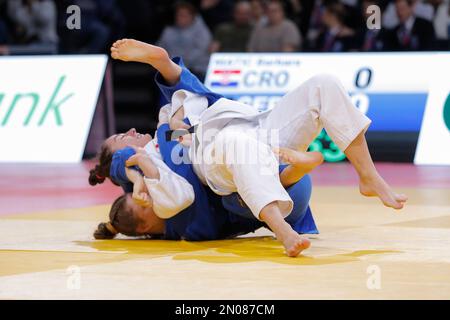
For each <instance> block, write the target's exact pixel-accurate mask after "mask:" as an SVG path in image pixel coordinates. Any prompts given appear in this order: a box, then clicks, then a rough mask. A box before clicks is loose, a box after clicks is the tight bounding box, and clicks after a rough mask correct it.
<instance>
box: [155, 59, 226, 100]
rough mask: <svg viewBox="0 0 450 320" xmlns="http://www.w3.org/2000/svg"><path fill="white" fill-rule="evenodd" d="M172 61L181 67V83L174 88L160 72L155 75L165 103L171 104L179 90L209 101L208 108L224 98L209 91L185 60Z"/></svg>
mask: <svg viewBox="0 0 450 320" xmlns="http://www.w3.org/2000/svg"><path fill="white" fill-rule="evenodd" d="M172 61H173V62H175V63H176V64H177V65H179V66H180V67H181V75H180V81H178V83H177V84H175V85H173V86H168V85H167V84H166V82H165V81H164V79H163V77H162V76H161V74H160V73H159V72H157V73H156V75H155V82H156V84H157V85H158V87H159V90H160V91H161V93H162V96H163V98H164V100H165V103H164V104H166V103H170V101H171V100H172V95H173V94H174V93H175V91H178V90H187V91H190V92H193V93H196V94H198V95H200V96H203V97H205V98H206V99H208V107H210V106H211V105H213V104H214V103H215V102H217V100H219V99H220V98H223V96H222V95H220V94H218V93H215V92H212V91H211V90H209V89H208V88H207V87H206V86H205V85H204V84H203V83H202V82H201V81H200V80H199V79H198V78H197V77H196V76H195V75H194V74H193V73H192V72H190V71H189V69H187V68H186V67H185V65H184V62H183V59H182V58H180V57H174V58H172Z"/></svg>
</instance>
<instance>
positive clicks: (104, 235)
mask: <svg viewBox="0 0 450 320" xmlns="http://www.w3.org/2000/svg"><path fill="white" fill-rule="evenodd" d="M108 223H109V222H108ZM108 223H105V222H102V223H100V224H99V225H98V227H97V230H95V231H94V238H95V239H97V240H107V239H114V237H115V236H116V234H117V233H114V232H111V231H110V230H109V229H108V227H107V224H108Z"/></svg>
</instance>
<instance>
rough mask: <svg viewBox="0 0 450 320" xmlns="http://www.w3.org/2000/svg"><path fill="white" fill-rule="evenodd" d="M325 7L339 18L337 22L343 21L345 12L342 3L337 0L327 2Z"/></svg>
mask: <svg viewBox="0 0 450 320" xmlns="http://www.w3.org/2000/svg"><path fill="white" fill-rule="evenodd" d="M325 8H326V10H327V11H328V12H329V13H330V14H332V15H333V16H335V17H336V18H337V19H338V20H339V22H341V23H345V18H346V12H345V7H344V5H342V4H341V3H339V2H338V3H334V2H332V3H329V4H327V5H326V6H325Z"/></svg>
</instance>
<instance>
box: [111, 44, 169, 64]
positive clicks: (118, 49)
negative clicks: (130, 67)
mask: <svg viewBox="0 0 450 320" xmlns="http://www.w3.org/2000/svg"><path fill="white" fill-rule="evenodd" d="M111 57H112V58H113V59H118V60H122V61H134V62H142V63H148V64H153V63H155V62H156V61H158V60H161V59H169V56H168V54H167V51H166V50H164V49H163V48H160V47H156V46H153V45H151V44H148V43H145V42H141V41H137V40H134V39H121V40H118V41H116V42H114V43H113V45H112V47H111Z"/></svg>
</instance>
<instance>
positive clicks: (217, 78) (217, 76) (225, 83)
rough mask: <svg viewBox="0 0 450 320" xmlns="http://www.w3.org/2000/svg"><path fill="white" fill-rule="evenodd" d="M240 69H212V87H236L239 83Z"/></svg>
mask: <svg viewBox="0 0 450 320" xmlns="http://www.w3.org/2000/svg"><path fill="white" fill-rule="evenodd" d="M240 76H241V70H214V71H213V74H212V78H213V79H212V81H211V86H212V87H222V88H236V87H237V86H238V85H239V81H238V80H239V78H240Z"/></svg>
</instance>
